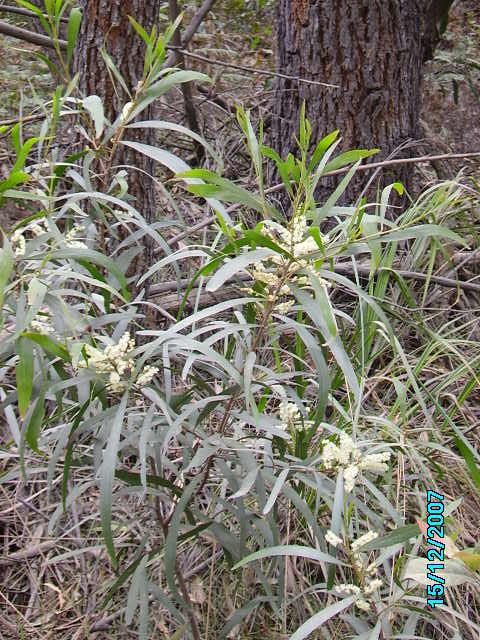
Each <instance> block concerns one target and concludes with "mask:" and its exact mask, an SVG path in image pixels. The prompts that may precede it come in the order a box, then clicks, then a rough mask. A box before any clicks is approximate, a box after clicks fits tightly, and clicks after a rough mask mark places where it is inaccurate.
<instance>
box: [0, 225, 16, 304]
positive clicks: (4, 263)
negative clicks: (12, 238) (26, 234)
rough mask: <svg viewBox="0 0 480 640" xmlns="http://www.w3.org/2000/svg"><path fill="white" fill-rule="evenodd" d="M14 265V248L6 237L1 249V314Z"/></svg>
mask: <svg viewBox="0 0 480 640" xmlns="http://www.w3.org/2000/svg"><path fill="white" fill-rule="evenodd" d="M14 264H15V261H14V257H13V251H12V248H11V246H10V243H9V242H8V240H7V239H6V238H5V237H4V238H3V247H2V248H1V249H0V314H1V311H2V307H3V300H4V296H5V288H6V286H7V284H8V281H9V280H10V275H11V273H12V271H13V266H14Z"/></svg>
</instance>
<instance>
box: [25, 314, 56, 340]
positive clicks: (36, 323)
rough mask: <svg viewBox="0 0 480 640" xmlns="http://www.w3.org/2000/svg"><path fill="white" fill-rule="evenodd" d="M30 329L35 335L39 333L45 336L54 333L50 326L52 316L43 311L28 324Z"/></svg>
mask: <svg viewBox="0 0 480 640" xmlns="http://www.w3.org/2000/svg"><path fill="white" fill-rule="evenodd" d="M30 329H31V330H32V331H34V332H35V333H41V334H42V335H44V336H46V335H48V334H50V333H54V332H55V329H54V328H53V325H52V316H51V315H50V312H49V311H44V312H42V313H41V314H39V315H38V316H37V318H35V320H32V321H31V322H30Z"/></svg>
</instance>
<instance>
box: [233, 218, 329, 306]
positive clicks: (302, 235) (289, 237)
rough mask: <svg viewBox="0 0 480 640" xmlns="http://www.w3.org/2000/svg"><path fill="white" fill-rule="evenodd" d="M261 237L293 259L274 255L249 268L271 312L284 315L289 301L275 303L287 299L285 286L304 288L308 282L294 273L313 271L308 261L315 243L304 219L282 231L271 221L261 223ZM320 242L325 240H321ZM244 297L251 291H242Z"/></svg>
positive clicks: (299, 219)
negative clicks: (272, 242)
mask: <svg viewBox="0 0 480 640" xmlns="http://www.w3.org/2000/svg"><path fill="white" fill-rule="evenodd" d="M263 224H264V227H263V230H264V233H265V235H267V236H269V237H270V238H271V239H272V240H273V241H274V242H275V243H276V244H277V245H278V246H280V247H281V248H282V249H284V250H285V251H288V253H289V254H290V255H291V256H293V258H294V260H293V261H292V260H291V258H289V257H288V256H286V255H282V254H275V255H272V256H268V257H267V258H265V259H264V260H259V261H257V262H255V263H254V264H253V265H252V268H251V269H250V274H251V276H252V278H253V279H254V280H255V281H256V282H258V283H261V284H262V285H263V288H264V292H263V293H264V296H265V299H266V300H267V301H268V302H275V303H276V305H275V310H276V311H277V312H278V313H286V312H287V311H288V310H289V309H290V307H292V305H293V304H294V300H293V299H287V300H283V301H281V302H278V300H279V299H281V298H285V297H287V296H290V287H289V285H288V284H287V283H293V284H296V285H297V286H301V285H305V284H307V282H308V277H307V276H306V275H304V274H303V275H301V274H299V273H298V272H299V271H301V270H303V271H307V272H308V271H309V270H312V271H314V268H313V266H312V264H311V263H310V260H309V259H308V258H309V257H310V255H311V254H314V253H315V252H317V251H318V250H319V248H318V245H317V243H316V241H315V239H314V238H313V237H312V236H310V235H308V233H309V230H308V224H307V219H306V217H305V216H304V215H298V216H295V217H294V218H292V220H291V221H290V224H289V226H288V227H284V226H282V225H281V224H279V223H278V222H275V221H273V220H265V221H264V223H263ZM324 240H325V241H326V240H327V237H326V236H324ZM322 284H323V285H325V286H328V285H329V283H327V282H326V281H323V280H322ZM244 290H245V291H246V292H247V293H249V294H251V293H253V289H252V288H245V289H244Z"/></svg>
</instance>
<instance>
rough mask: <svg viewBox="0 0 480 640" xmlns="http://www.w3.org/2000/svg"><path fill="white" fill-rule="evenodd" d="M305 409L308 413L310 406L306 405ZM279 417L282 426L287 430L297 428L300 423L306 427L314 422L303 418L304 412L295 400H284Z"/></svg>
mask: <svg viewBox="0 0 480 640" xmlns="http://www.w3.org/2000/svg"><path fill="white" fill-rule="evenodd" d="M305 410H306V412H307V413H308V411H309V407H308V406H305ZM279 418H280V423H281V424H280V426H281V428H282V429H284V430H285V431H289V430H291V429H295V427H298V425H303V426H304V427H305V426H307V425H310V424H312V421H311V420H305V419H302V414H301V413H300V410H299V408H298V407H297V405H296V404H295V403H294V402H288V401H287V400H285V399H284V400H282V402H281V404H280V408H279Z"/></svg>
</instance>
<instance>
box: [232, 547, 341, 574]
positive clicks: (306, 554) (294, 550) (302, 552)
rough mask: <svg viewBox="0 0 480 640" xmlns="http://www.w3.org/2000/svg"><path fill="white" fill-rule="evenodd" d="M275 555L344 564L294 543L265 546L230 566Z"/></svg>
mask: <svg viewBox="0 0 480 640" xmlns="http://www.w3.org/2000/svg"><path fill="white" fill-rule="evenodd" d="M276 556H294V557H295V558H307V559H308V560H315V561H316V562H329V563H331V564H338V565H344V563H343V562H340V560H337V558H334V557H333V556H331V555H329V554H328V553H324V552H323V551H319V550H318V549H314V548H312V547H303V546H301V545H296V544H292V545H289V544H286V545H280V546H276V547H267V548H266V549H260V551H255V553H251V554H250V555H248V556H247V557H246V558H242V560H240V562H237V564H236V565H235V566H234V567H232V568H233V569H234V570H235V569H239V568H240V567H243V566H244V565H246V564H249V563H250V562H253V561H254V560H262V559H263V558H273V557H276Z"/></svg>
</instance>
